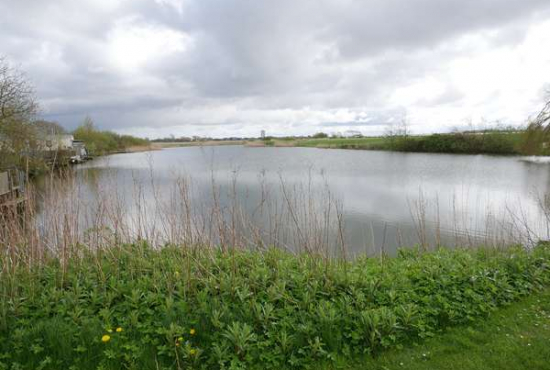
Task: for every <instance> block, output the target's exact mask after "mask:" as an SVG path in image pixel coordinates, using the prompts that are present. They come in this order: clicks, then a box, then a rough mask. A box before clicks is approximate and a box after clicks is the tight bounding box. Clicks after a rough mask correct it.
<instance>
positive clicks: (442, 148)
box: [247, 131, 543, 155]
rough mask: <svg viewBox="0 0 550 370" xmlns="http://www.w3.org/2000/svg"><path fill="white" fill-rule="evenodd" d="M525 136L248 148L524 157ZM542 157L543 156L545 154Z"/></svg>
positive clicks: (292, 142)
mask: <svg viewBox="0 0 550 370" xmlns="http://www.w3.org/2000/svg"><path fill="white" fill-rule="evenodd" d="M522 135H523V134H522V133H521V132H516V131H511V132H508V131H488V132H476V133H452V134H433V135H422V136H407V137H403V136H393V137H392V136H379V137H361V138H328V137H327V138H307V139H304V138H300V139H293V138H284V139H279V138H271V139H268V140H264V141H260V140H258V141H252V142H249V143H248V144H247V145H248V146H253V147H260V146H274V147H289V146H298V147H310V148H324V149H357V150H388V151H399V152H416V153H449V154H499V155H521V154H522V150H523V149H522V143H523V142H522V140H523V136H522ZM542 154H543V153H542Z"/></svg>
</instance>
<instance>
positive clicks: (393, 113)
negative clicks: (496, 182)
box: [0, 0, 550, 138]
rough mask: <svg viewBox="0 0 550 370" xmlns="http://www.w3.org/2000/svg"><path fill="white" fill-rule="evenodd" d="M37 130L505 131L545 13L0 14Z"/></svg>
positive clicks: (456, 1) (542, 72)
mask: <svg viewBox="0 0 550 370" xmlns="http://www.w3.org/2000/svg"><path fill="white" fill-rule="evenodd" d="M0 55H4V56H6V57H7V58H8V59H9V60H10V61H11V62H13V63H14V64H16V65H18V66H19V67H20V68H21V69H22V70H24V71H26V72H27V75H28V77H29V79H30V80H31V81H32V82H33V83H34V85H35V86H36V91H37V95H38V98H39V100H40V103H41V106H42V115H43V116H44V117H46V118H48V119H51V120H56V121H58V122H60V123H61V124H63V125H64V126H66V127H68V128H74V127H76V126H77V125H78V124H79V123H80V122H81V121H82V119H83V118H84V116H85V115H86V114H89V115H90V116H91V117H92V118H93V119H94V121H95V122H96V124H97V125H98V126H100V127H101V128H104V129H112V130H115V131H117V132H120V133H130V134H135V135H139V136H148V137H151V138H154V137H160V136H167V135H169V134H174V135H176V136H189V135H201V136H214V137H220V136H248V135H251V136H259V132H260V130H262V129H265V130H266V131H267V133H268V134H272V135H288V134H312V133H315V132H318V131H325V132H329V133H330V132H337V131H346V130H349V129H353V130H359V131H361V132H363V133H364V134H377V133H382V132H383V131H384V128H385V126H386V125H387V124H388V123H389V122H396V121H400V120H401V119H403V118H405V117H406V119H407V121H408V122H409V123H410V125H411V128H412V131H413V133H424V132H435V131H439V132H442V131H449V130H450V129H452V128H453V127H464V126H466V125H468V123H469V122H472V124H473V125H475V126H478V127H480V126H483V125H491V124H493V123H492V122H495V121H501V122H502V123H504V124H514V125H516V124H521V123H524V122H525V121H526V119H527V118H528V117H529V116H530V115H533V114H535V113H536V112H537V110H539V109H540V108H541V107H542V101H543V98H544V92H545V90H547V89H548V87H549V86H550V1H549V0H240V1H239V0H78V1H76V0H48V1H45V0H0Z"/></svg>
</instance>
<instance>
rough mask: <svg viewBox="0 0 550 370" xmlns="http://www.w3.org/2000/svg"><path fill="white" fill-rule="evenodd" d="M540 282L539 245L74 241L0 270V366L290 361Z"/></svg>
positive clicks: (416, 330) (476, 312) (478, 312)
mask: <svg viewBox="0 0 550 370" xmlns="http://www.w3.org/2000/svg"><path fill="white" fill-rule="evenodd" d="M1 258H2V260H1V261H0V262H2V266H8V265H9V263H10V261H8V260H7V258H8V257H7V256H6V255H3V256H2V257H1ZM549 282H550V247H549V246H543V245H541V246H539V247H537V248H535V249H534V250H533V251H531V252H528V251H525V250H524V249H521V248H511V249H509V250H505V251H496V250H477V251H472V250H454V251H451V250H444V249H441V250H438V251H436V252H433V253H427V254H422V253H420V252H418V251H416V250H406V251H402V252H401V253H400V254H399V256H398V257H396V258H383V259H370V258H361V259H358V260H356V261H353V262H344V261H337V260H334V261H327V260H325V259H322V258H318V257H315V256H310V255H291V254H288V253H285V252H282V251H279V250H270V251H268V252H266V253H259V252H249V251H238V252H237V251H234V252H227V253H222V252H215V251H199V250H193V249H185V248H173V247H167V248H165V249H162V250H153V249H152V248H149V247H147V245H145V244H142V245H133V246H119V247H116V248H113V249H112V250H110V251H108V252H107V251H99V252H97V253H90V252H87V251H82V253H81V258H78V259H76V258H74V259H72V260H68V261H62V260H60V259H55V258H50V259H47V261H46V262H45V263H44V264H43V265H40V266H35V267H31V268H29V267H27V266H19V267H18V266H11V267H10V269H9V270H4V271H3V273H2V274H0V283H1V284H0V287H1V288H0V289H1V294H2V297H3V299H2V300H1V301H0V368H1V369H7V368H10V369H39V368H40V369H59V368H66V369H120V368H129V369H158V368H161V369H168V368H204V369H229V368H231V369H239V368H258V369H279V368H303V367H308V366H312V365H315V364H316V363H318V362H319V361H330V360H331V359H333V358H334V357H335V356H336V355H345V356H354V355H361V354H364V353H370V354H375V353H377V352H379V351H381V350H384V349H387V348H391V347H395V346H397V345H398V344H399V343H403V342H405V341H417V340H420V339H422V338H426V337H430V336H433V335H435V334H436V333H437V332H439V331H440V330H441V329H443V328H445V327H446V326H449V325H458V324H464V323H468V322H471V321H472V320H474V319H475V318H477V317H481V316H485V315H487V314H488V313H490V312H491V311H493V310H494V309H495V308H497V307H499V306H503V305H506V304H508V303H509V302H512V301H514V300H517V299H519V298H520V297H523V296H525V295H527V294H529V293H530V292H532V291H533V290H535V289H538V288H540V287H542V286H543V285H545V284H548V283H549ZM117 328H120V330H119V331H117ZM10 364H11V367H9V365H10Z"/></svg>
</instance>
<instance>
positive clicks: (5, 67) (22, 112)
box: [0, 57, 38, 167]
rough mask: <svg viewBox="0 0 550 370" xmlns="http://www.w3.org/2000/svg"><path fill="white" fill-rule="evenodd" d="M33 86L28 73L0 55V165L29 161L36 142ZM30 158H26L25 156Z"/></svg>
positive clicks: (35, 104) (35, 107) (19, 163)
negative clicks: (25, 73)
mask: <svg viewBox="0 0 550 370" xmlns="http://www.w3.org/2000/svg"><path fill="white" fill-rule="evenodd" d="M37 107H38V106H37V103H36V101H35V95H34V89H33V87H32V85H31V84H30V82H29V81H28V80H27V78H26V77H25V75H24V74H23V73H22V72H20V71H19V70H17V69H16V68H13V67H12V66H11V65H10V64H9V63H8V61H7V60H6V59H5V58H2V57H0V166H2V167H6V166H12V165H21V163H22V162H27V163H28V155H29V153H30V151H31V149H32V148H33V147H35V146H36V142H35V141H36V130H35V127H34V125H33V122H32V119H33V118H34V116H35V114H36V112H37ZM25 156H26V157H27V160H23V157H25Z"/></svg>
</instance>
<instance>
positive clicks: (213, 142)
mask: <svg viewBox="0 0 550 370" xmlns="http://www.w3.org/2000/svg"><path fill="white" fill-rule="evenodd" d="M244 144H246V141H245V140H205V141H180V142H152V143H151V145H152V147H153V148H157V149H166V148H180V147H188V146H216V145H244Z"/></svg>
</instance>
